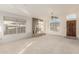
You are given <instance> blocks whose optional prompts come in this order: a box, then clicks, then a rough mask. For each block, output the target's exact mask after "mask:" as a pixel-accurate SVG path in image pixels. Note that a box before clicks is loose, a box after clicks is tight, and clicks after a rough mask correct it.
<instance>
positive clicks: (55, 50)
mask: <svg viewBox="0 0 79 59" xmlns="http://www.w3.org/2000/svg"><path fill="white" fill-rule="evenodd" d="M73 53H74V54H77V53H79V40H78V39H77V40H74V39H67V38H64V37H60V36H55V35H43V36H40V37H34V38H29V39H22V40H17V41H13V42H8V43H3V44H2V43H0V54H73Z"/></svg>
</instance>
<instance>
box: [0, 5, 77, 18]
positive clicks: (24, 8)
mask: <svg viewBox="0 0 79 59" xmlns="http://www.w3.org/2000/svg"><path fill="white" fill-rule="evenodd" d="M0 11H6V12H11V13H15V14H19V15H24V16H25V15H27V14H28V15H29V16H32V17H39V18H41V17H48V16H51V15H55V16H62V15H68V14H73V13H75V14H79V5H77V4H73V5H71V4H64V5H62V4H0Z"/></svg>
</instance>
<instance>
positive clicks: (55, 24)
mask: <svg viewBox="0 0 79 59" xmlns="http://www.w3.org/2000/svg"><path fill="white" fill-rule="evenodd" d="M59 26H60V19H59V18H58V17H52V18H51V20H50V31H59Z"/></svg>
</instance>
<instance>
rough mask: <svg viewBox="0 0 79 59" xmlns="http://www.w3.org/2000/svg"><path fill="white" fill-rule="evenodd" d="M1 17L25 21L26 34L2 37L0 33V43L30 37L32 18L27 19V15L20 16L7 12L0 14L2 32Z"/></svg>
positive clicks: (0, 21)
mask: <svg viewBox="0 0 79 59" xmlns="http://www.w3.org/2000/svg"><path fill="white" fill-rule="evenodd" d="M3 16H9V17H15V18H20V19H26V33H20V34H11V35H4V34H3V32H2V33H0V42H7V41H13V40H18V39H22V38H28V37H31V36H32V18H31V17H29V16H28V15H25V16H22V15H16V14H12V13H8V12H0V23H2V31H3V30H4V27H3V26H4V25H3Z"/></svg>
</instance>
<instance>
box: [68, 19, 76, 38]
mask: <svg viewBox="0 0 79 59" xmlns="http://www.w3.org/2000/svg"><path fill="white" fill-rule="evenodd" d="M67 36H72V37H76V20H72V21H67Z"/></svg>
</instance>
